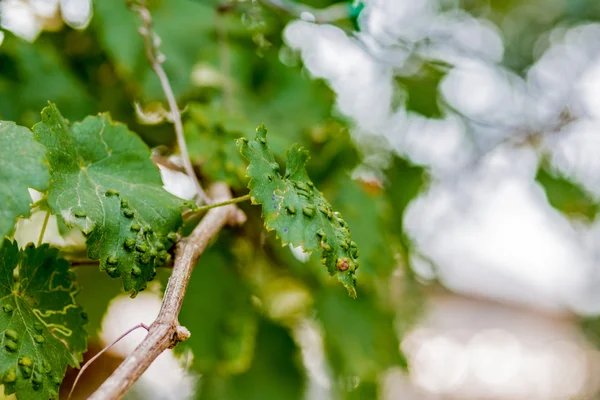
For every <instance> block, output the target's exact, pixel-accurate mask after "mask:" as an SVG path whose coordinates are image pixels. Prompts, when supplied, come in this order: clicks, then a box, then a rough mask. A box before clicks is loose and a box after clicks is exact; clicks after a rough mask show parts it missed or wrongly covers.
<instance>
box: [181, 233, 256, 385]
mask: <svg viewBox="0 0 600 400" xmlns="http://www.w3.org/2000/svg"><path fill="white" fill-rule="evenodd" d="M200 263H201V264H202V266H201V267H198V268H197V269H196V270H195V272H194V274H192V278H191V280H190V284H189V288H188V290H187V293H186V296H185V300H184V302H183V306H182V308H181V312H180V313H179V321H180V322H181V324H182V325H184V326H185V327H187V328H188V329H189V330H190V331H191V332H192V336H191V337H190V338H189V339H188V340H186V341H185V342H183V343H182V344H181V345H180V346H177V347H176V348H177V349H179V348H190V349H191V350H192V351H193V354H194V364H193V365H194V367H195V368H196V370H198V372H200V373H202V374H204V373H207V372H214V371H218V372H219V373H228V374H229V373H236V374H239V373H242V372H244V371H246V370H247V369H248V368H249V367H250V363H251V361H252V356H253V354H254V342H255V339H256V327H257V313H256V312H255V311H254V309H253V307H252V303H251V301H250V291H249V290H248V288H247V286H246V284H245V283H244V282H243V281H242V279H241V277H240V276H239V274H237V273H236V270H235V268H234V266H235V259H234V257H233V256H232V254H231V252H230V251H229V249H228V247H226V246H224V245H222V246H217V247H212V248H210V249H208V250H207V251H206V252H205V253H204V254H203V255H202V259H201V261H200Z"/></svg>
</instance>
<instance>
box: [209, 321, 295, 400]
mask: <svg viewBox="0 0 600 400" xmlns="http://www.w3.org/2000/svg"><path fill="white" fill-rule="evenodd" d="M255 354H256V356H255V357H254V360H253V362H252V366H251V367H250V369H249V370H248V371H246V372H244V373H242V374H239V375H230V376H223V375H217V374H208V375H204V376H203V381H202V382H201V387H200V390H201V392H200V399H201V400H239V399H244V400H281V399H286V400H300V399H303V398H304V396H303V392H304V381H305V376H304V373H303V370H302V368H301V367H300V360H299V354H298V348H297V347H296V344H295V343H294V340H293V339H292V338H291V336H290V334H289V332H288V331H287V330H286V329H284V328H283V327H281V326H279V325H275V324H273V323H272V322H268V321H267V320H264V319H263V320H261V322H260V324H259V326H258V336H257V341H256V350H255Z"/></svg>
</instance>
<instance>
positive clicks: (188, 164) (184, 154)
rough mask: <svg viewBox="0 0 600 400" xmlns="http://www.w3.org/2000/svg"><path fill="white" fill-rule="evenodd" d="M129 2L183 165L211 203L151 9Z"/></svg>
mask: <svg viewBox="0 0 600 400" xmlns="http://www.w3.org/2000/svg"><path fill="white" fill-rule="evenodd" d="M128 4H129V8H130V9H131V10H132V11H135V12H137V13H138V15H139V16H140V19H141V20H142V26H141V27H140V28H139V29H138V32H139V33H140V35H142V37H143V38H144V47H145V50H146V58H147V59H148V63H149V64H150V67H151V68H152V70H153V71H154V73H155V74H156V76H158V80H159V81H160V85H161V87H162V90H163V92H164V93H165V97H166V98H167V103H168V104H169V110H170V114H171V119H172V121H173V125H174V126H175V135H176V136H177V145H178V146H179V151H180V152H181V159H182V161H183V167H184V169H185V172H186V174H187V175H188V176H189V177H190V179H192V181H193V183H194V186H195V188H196V192H197V193H198V196H199V197H200V199H202V201H203V202H204V203H206V204H209V203H210V202H211V201H210V198H209V197H208V196H207V195H206V193H205V192H204V190H203V189H202V186H201V185H200V181H198V177H197V176H196V172H195V171H194V167H193V165H192V161H191V160H190V155H189V152H188V149H187V144H186V142H185V137H184V135H183V123H182V122H181V112H180V111H179V106H178V105H177V100H176V99H175V94H174V93H173V88H172V87H171V83H170V82H169V78H168V77H167V74H166V72H165V70H164V69H163V67H162V63H163V62H164V61H165V59H166V58H165V55H164V54H162V53H161V52H160V51H159V46H160V37H159V36H158V35H157V34H156V32H155V30H154V23H153V22H152V15H151V14H150V11H149V10H148V8H147V7H146V4H145V1H143V0H135V1H128Z"/></svg>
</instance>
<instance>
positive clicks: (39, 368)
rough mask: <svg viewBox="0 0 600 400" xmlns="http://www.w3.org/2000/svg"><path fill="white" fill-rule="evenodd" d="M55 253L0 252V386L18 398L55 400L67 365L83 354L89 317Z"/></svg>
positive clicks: (10, 248) (10, 247) (12, 247)
mask: <svg viewBox="0 0 600 400" xmlns="http://www.w3.org/2000/svg"><path fill="white" fill-rule="evenodd" d="M57 254H58V250H57V249H52V248H50V247H49V246H48V245H47V244H44V245H42V246H40V247H37V248H35V247H34V246H33V245H32V244H30V245H28V246H27V247H26V248H25V249H24V250H21V251H19V249H18V247H17V243H16V242H10V241H9V240H8V239H5V240H4V243H3V246H2V248H0V308H1V309H0V343H1V346H2V347H0V354H1V355H0V382H1V383H3V384H4V393H5V394H7V395H8V394H11V393H15V392H16V393H17V397H18V398H21V399H38V398H39V399H44V400H45V399H57V398H58V388H59V385H60V383H61V382H62V379H63V377H64V374H65V371H66V368H67V365H70V366H72V367H78V366H79V362H80V361H81V360H82V353H83V352H85V350H86V347H87V343H86V338H87V334H86V331H85V329H84V325H85V324H86V322H87V315H86V314H85V313H84V312H83V311H82V309H81V308H80V307H79V306H78V305H77V303H76V302H75V296H76V295H77V291H78V290H77V286H76V284H75V276H74V274H73V273H72V272H71V271H70V270H69V263H68V262H67V261H66V260H64V259H60V258H57Z"/></svg>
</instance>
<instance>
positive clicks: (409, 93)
mask: <svg viewBox="0 0 600 400" xmlns="http://www.w3.org/2000/svg"><path fill="white" fill-rule="evenodd" d="M444 75H445V72H443V71H441V70H440V69H439V68H437V67H435V66H432V65H427V64H425V65H424V66H423V67H422V68H421V70H420V71H419V73H417V74H415V75H410V76H403V77H397V78H396V82H397V83H398V84H399V85H400V86H401V87H402V88H403V89H404V90H405V93H406V97H407V98H406V109H407V110H410V111H415V112H417V113H419V114H421V115H423V116H425V117H428V118H439V117H441V116H442V111H441V110H440V105H439V102H438V85H439V83H440V81H441V80H442V78H443V77H444Z"/></svg>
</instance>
